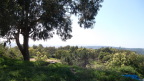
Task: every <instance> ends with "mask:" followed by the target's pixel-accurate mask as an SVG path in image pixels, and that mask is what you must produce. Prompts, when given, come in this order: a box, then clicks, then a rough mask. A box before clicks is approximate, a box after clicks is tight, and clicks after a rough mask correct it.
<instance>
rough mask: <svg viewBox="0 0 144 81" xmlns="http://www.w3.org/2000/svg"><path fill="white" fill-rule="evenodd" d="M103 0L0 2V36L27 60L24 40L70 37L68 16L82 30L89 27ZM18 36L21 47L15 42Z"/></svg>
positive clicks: (23, 0) (70, 28) (93, 21)
mask: <svg viewBox="0 0 144 81" xmlns="http://www.w3.org/2000/svg"><path fill="white" fill-rule="evenodd" d="M101 2H103V0H0V11H1V12H0V32H1V34H0V36H1V37H3V38H6V39H8V42H10V41H11V40H13V39H14V40H16V43H17V46H18V47H19V49H20V51H21V53H22V55H23V57H24V60H29V51H28V41H29V38H31V39H33V40H47V39H49V38H52V37H53V35H54V34H57V35H59V36H60V37H61V39H62V40H67V39H70V38H71V37H72V35H71V32H72V27H71V24H72V22H71V15H75V16H77V18H78V24H79V25H80V27H83V28H91V27H92V26H93V24H94V23H95V16H96V15H97V13H98V10H99V8H100V7H101ZM20 35H22V36H23V38H24V40H23V44H20V42H19V36H20Z"/></svg>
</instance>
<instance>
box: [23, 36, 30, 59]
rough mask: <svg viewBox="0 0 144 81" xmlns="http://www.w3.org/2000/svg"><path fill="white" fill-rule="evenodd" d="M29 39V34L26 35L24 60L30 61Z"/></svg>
mask: <svg viewBox="0 0 144 81" xmlns="http://www.w3.org/2000/svg"><path fill="white" fill-rule="evenodd" d="M28 41H29V37H28V35H24V43H23V50H24V51H23V57H24V61H30V57H29V50H28V48H29V45H28Z"/></svg>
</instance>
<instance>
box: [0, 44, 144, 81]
mask: <svg viewBox="0 0 144 81" xmlns="http://www.w3.org/2000/svg"><path fill="white" fill-rule="evenodd" d="M17 49H18V48H17V47H12V48H9V47H3V46H2V44H1V46H0V75H1V76H0V81H136V80H135V79H131V78H128V77H124V76H122V75H126V74H132V75H138V76H139V77H140V78H143V77H144V70H143V69H144V55H139V54H136V53H135V52H132V51H127V50H117V49H114V48H101V49H86V48H82V47H77V46H65V47H59V48H55V47H43V46H42V45H39V46H35V45H34V46H32V47H30V48H29V50H30V55H31V58H32V59H35V61H31V62H25V61H22V56H21V54H20V52H19V51H18V50H17ZM48 60H51V61H53V60H54V61H55V62H49V61H48Z"/></svg>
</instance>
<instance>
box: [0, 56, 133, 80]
mask: <svg viewBox="0 0 144 81" xmlns="http://www.w3.org/2000/svg"><path fill="white" fill-rule="evenodd" d="M121 75H122V74H120V73H116V72H113V71H101V70H94V69H84V68H80V67H75V66H67V65H63V64H60V63H54V64H50V63H48V62H41V61H36V62H24V61H19V60H13V59H7V58H0V81H135V80H132V79H130V78H125V77H123V76H121Z"/></svg>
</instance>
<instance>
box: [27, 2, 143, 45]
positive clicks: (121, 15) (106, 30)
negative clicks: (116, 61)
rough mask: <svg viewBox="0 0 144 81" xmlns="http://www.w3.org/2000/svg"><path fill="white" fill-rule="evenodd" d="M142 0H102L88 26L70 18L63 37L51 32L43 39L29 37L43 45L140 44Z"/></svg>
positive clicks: (141, 38)
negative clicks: (69, 28)
mask: <svg viewBox="0 0 144 81" xmlns="http://www.w3.org/2000/svg"><path fill="white" fill-rule="evenodd" d="M143 4H144V0H104V2H103V3H102V8H100V11H99V12H98V15H97V16H96V23H95V25H94V28H92V29H83V28H80V27H79V25H78V24H77V19H76V18H75V17H73V18H72V21H73V22H72V23H73V24H72V27H73V29H72V31H73V32H72V35H73V37H72V38H71V39H69V40H67V41H65V42H64V41H62V40H61V39H60V37H58V36H54V37H53V38H51V39H48V40H47V41H35V42H34V41H32V40H30V41H29V44H30V45H33V44H35V45H38V44H42V45H44V46H66V45H71V46H115V47H126V48H144V37H143V35H144V5H143Z"/></svg>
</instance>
